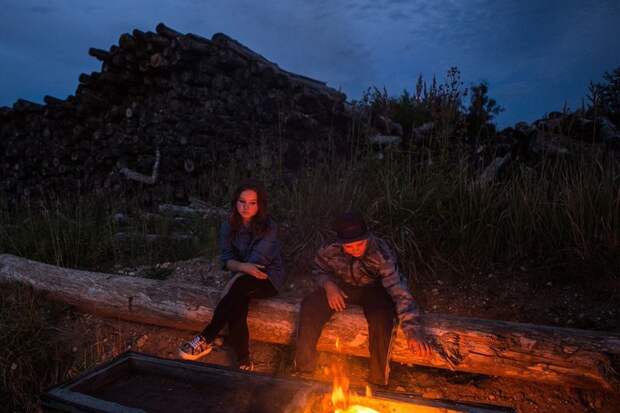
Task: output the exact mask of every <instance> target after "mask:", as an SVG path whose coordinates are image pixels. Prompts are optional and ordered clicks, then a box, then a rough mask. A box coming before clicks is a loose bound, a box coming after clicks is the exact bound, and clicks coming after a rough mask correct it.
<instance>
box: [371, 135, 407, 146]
mask: <svg viewBox="0 0 620 413" xmlns="http://www.w3.org/2000/svg"><path fill="white" fill-rule="evenodd" d="M401 141H402V139H401V137H400V136H395V135H381V134H376V135H372V136H370V137H368V142H369V143H370V144H372V145H377V146H381V147H384V146H390V145H398V144H400V142H401Z"/></svg>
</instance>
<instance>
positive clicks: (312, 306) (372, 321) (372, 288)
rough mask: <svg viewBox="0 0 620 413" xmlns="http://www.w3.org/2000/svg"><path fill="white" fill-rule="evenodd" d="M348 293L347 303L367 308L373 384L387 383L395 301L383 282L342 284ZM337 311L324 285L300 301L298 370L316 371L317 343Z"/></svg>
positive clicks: (341, 286)
mask: <svg viewBox="0 0 620 413" xmlns="http://www.w3.org/2000/svg"><path fill="white" fill-rule="evenodd" d="M340 288H341V289H342V291H344V293H345V294H346V295H347V296H348V298H346V299H345V302H346V303H347V305H348V304H358V305H361V306H362V308H363V309H364V315H365V316H366V320H367V321H368V339H369V347H370V349H369V350H370V373H369V375H368V380H369V381H370V382H371V383H374V384H387V375H388V374H387V372H388V369H387V367H388V359H387V357H388V351H389V348H390V340H391V338H392V328H393V327H394V314H395V312H394V303H393V302H392V298H391V297H390V296H389V295H388V293H387V292H386V291H385V288H383V286H382V285H381V283H374V284H370V285H365V286H362V287H356V286H351V285H348V284H344V285H340ZM332 314H334V310H332V309H331V308H330V307H329V304H328V302H327V295H326V293H325V290H324V289H323V288H318V289H317V290H316V291H314V292H313V293H311V294H310V295H308V296H306V297H305V298H304V300H303V301H302V302H301V311H300V315H299V327H298V330H297V348H296V350H295V365H296V368H297V369H298V370H299V371H306V372H310V371H313V370H314V368H315V364H316V357H317V352H316V343H317V341H318V339H319V337H320V336H321V330H322V329H323V326H324V325H325V323H326V322H327V321H328V320H329V319H330V318H331V316H332Z"/></svg>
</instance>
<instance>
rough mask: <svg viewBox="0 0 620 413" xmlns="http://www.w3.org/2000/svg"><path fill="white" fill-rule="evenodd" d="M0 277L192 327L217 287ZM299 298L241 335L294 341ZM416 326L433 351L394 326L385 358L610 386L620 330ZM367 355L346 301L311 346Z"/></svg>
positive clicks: (271, 305) (32, 269)
mask: <svg viewBox="0 0 620 413" xmlns="http://www.w3.org/2000/svg"><path fill="white" fill-rule="evenodd" d="M0 281H1V282H20V283H23V284H27V285H31V286H33V287H34V288H35V289H37V290H41V291H46V292H47V293H48V294H49V296H50V298H53V299H57V300H61V301H64V302H66V303H68V304H71V305H74V306H76V307H77V308H78V309H80V310H82V311H86V312H91V313H94V314H98V315H101V316H107V317H113V318H119V319H124V320H130V321H137V322H142V323H148V324H155V325H160V326H166V327H172V328H176V329H182V330H192V331H198V330H201V329H202V328H203V327H204V325H205V324H206V323H207V322H208V321H209V320H210V319H211V316H212V315H213V309H214V308H215V305H216V304H217V301H218V299H219V294H220V291H216V290H213V289H209V288H206V287H201V286H192V285H184V284H183V285H182V284H174V283H170V282H162V281H155V280H149V279H144V278H136V277H125V276H119V275H112V274H104V273H94V272H88V271H80V270H72V269H66V268H61V267H57V266H53V265H48V264H43V263H39V262H36V261H31V260H28V259H25V258H20V257H16V256H13V255H0ZM298 311H299V303H298V302H293V301H287V300H284V299H269V300H253V301H252V304H251V307H250V312H249V315H248V324H249V327H250V337H251V338H252V339H253V340H258V341H265V342H270V343H276V344H290V343H292V342H293V341H294V337H295V329H296V321H297V313H298ZM421 324H422V326H423V329H424V331H425V333H426V336H427V338H428V340H429V342H430V343H431V344H432V347H433V349H434V352H433V355H432V356H431V357H430V358H422V357H420V356H417V355H414V354H412V353H410V352H409V351H408V350H407V345H406V340H405V338H404V336H403V333H402V331H400V329H399V331H398V332H397V335H396V339H395V341H394V344H393V349H392V352H391V359H392V360H394V361H397V362H400V363H407V364H419V365H425V366H431V367H438V368H448V369H454V370H458V371H463V372H469V373H481V374H486V375H494V376H505V377H511V378H517V379H525V380H532V381H539V382H546V383H553V384H564V385H570V386H575V387H586V388H587V387H590V388H591V387H602V388H604V389H607V390H610V391H619V390H620V382H619V380H618V374H617V372H616V371H615V370H614V365H613V359H614V358H615V359H616V360H617V359H618V356H620V334H617V333H605V332H595V331H586V330H577V329H568V328H556V327H547V326H538V325H532V324H523V323H512V322H505V321H496V320H482V319H472V318H463V317H453V316H446V315H440V314H427V315H425V316H423V317H422V320H421ZM336 339H339V340H340V347H341V350H340V351H341V352H342V353H344V354H349V355H355V356H363V357H368V350H367V347H368V330H367V325H366V320H365V318H364V316H363V314H362V311H361V309H360V308H358V307H356V306H351V307H350V308H349V309H347V311H344V312H342V313H338V314H336V315H335V316H334V317H333V318H332V320H331V321H330V322H329V323H328V324H327V325H326V326H325V328H324V329H323V333H322V335H321V338H320V340H319V343H318V346H317V347H318V349H319V350H320V351H328V352H336Z"/></svg>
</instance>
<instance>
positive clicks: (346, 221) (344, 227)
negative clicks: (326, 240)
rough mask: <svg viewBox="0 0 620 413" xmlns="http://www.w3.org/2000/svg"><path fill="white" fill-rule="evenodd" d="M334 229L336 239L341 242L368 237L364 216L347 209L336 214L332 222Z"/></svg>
mask: <svg viewBox="0 0 620 413" xmlns="http://www.w3.org/2000/svg"><path fill="white" fill-rule="evenodd" d="M332 229H333V230H334V231H336V236H337V239H336V241H337V242H339V243H341V244H348V243H349V242H355V241H361V240H363V239H367V238H368V227H367V226H366V221H364V217H363V216H362V214H360V213H359V212H357V211H349V212H346V213H344V214H342V215H338V216H337V217H336V219H335V220H334V222H333V224H332Z"/></svg>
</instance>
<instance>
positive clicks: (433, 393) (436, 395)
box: [422, 388, 443, 399]
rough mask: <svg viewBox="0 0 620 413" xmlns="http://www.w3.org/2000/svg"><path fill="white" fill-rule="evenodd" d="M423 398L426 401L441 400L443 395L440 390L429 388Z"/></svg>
mask: <svg viewBox="0 0 620 413" xmlns="http://www.w3.org/2000/svg"><path fill="white" fill-rule="evenodd" d="M422 397H424V398H425V399H441V398H442V397H443V394H442V393H441V392H440V391H439V390H436V389H430V388H429V389H426V390H425V391H424V393H422Z"/></svg>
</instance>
